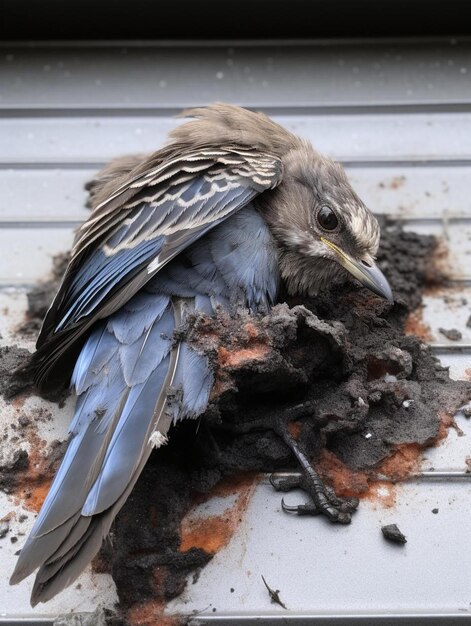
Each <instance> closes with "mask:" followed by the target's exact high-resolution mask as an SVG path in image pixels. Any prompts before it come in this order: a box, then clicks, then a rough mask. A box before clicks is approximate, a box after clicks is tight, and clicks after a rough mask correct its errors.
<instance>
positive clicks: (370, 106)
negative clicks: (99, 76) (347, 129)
mask: <svg viewBox="0 0 471 626" xmlns="http://www.w3.org/2000/svg"><path fill="white" fill-rule="evenodd" d="M200 104H201V103H198V102H195V103H194V105H191V106H200ZM239 104H241V105H243V106H244V103H243V102H241V103H239ZM188 106H189V104H188V103H185V104H183V103H182V104H175V105H169V106H155V105H138V106H122V105H114V104H112V103H110V104H106V105H103V106H99V107H96V106H94V107H92V106H76V105H61V106H57V107H53V106H41V105H24V106H22V105H17V106H14V107H12V106H4V107H2V106H0V119H1V118H4V119H10V118H23V117H28V118H50V117H59V118H63V117H175V116H177V115H178V114H179V113H181V111H182V109H184V108H188ZM246 106H247V108H248V109H250V110H256V111H263V112H264V113H266V114H267V115H271V116H293V117H295V116H298V115H311V116H313V117H316V116H319V115H322V116H325V115H328V116H331V115H332V116H335V115H390V114H398V115H404V114H430V113H471V102H470V101H469V100H457V101H455V102H450V101H449V100H447V101H444V102H441V101H436V102H423V103H408V102H398V103H397V104H388V103H385V102H381V101H378V102H368V103H367V104H358V103H356V102H351V103H345V104H338V103H336V102H331V103H324V104H305V105H291V104H285V105H283V104H280V105H276V106H273V105H267V104H260V105H257V104H250V105H246Z"/></svg>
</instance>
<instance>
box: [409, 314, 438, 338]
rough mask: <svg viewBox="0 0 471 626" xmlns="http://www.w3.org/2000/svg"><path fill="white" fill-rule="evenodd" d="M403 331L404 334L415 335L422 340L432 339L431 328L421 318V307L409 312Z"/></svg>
mask: <svg viewBox="0 0 471 626" xmlns="http://www.w3.org/2000/svg"><path fill="white" fill-rule="evenodd" d="M404 331H405V333H406V335H415V336H416V337H418V338H419V339H421V340H422V341H423V342H428V341H433V340H434V339H435V337H434V336H433V333H432V329H431V328H430V326H429V325H428V324H426V323H425V322H424V319H423V309H418V310H417V311H413V312H412V313H410V314H409V317H408V318H407V320H406V324H405V328H404Z"/></svg>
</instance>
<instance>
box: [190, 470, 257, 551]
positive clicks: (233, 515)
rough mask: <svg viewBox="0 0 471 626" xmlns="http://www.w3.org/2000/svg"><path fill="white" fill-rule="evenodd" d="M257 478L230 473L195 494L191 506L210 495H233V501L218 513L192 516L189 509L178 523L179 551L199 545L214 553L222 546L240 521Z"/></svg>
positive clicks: (209, 497)
mask: <svg viewBox="0 0 471 626" xmlns="http://www.w3.org/2000/svg"><path fill="white" fill-rule="evenodd" d="M258 479H259V477H258V476H257V475H254V474H240V475H236V476H231V477H230V478H227V479H223V480H222V481H220V482H219V483H218V484H217V485H216V486H215V487H214V488H213V489H212V490H211V491H210V492H209V493H207V494H200V495H199V496H197V497H195V499H194V501H193V507H194V506H196V505H198V504H201V503H202V502H207V501H208V500H210V499H211V498H213V497H218V496H219V497H225V496H230V495H236V496H237V497H236V500H235V502H234V503H233V504H232V505H231V506H229V507H228V508H227V509H226V510H225V511H224V512H223V513H222V514H221V515H215V516H212V517H192V514H191V513H192V511H191V510H190V511H189V513H188V514H187V515H186V516H185V517H184V518H183V520H182V522H181V526H180V532H181V542H180V550H181V552H186V551H188V550H190V549H191V548H200V549H202V550H205V551H206V552H208V553H209V554H215V553H216V552H218V551H219V550H220V549H221V548H223V547H224V546H226V545H227V544H228V543H229V541H230V539H231V538H232V536H233V534H234V532H235V530H236V528H237V527H238V525H239V523H240V522H241V521H242V517H243V514H244V512H245V510H246V509H247V506H248V503H249V500H250V498H251V496H252V493H253V490H254V488H255V483H256V482H257V481H258Z"/></svg>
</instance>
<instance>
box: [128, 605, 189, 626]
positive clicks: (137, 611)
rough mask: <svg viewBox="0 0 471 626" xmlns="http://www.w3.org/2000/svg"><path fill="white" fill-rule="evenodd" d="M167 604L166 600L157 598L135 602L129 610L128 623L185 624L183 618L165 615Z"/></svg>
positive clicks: (152, 625)
mask: <svg viewBox="0 0 471 626" xmlns="http://www.w3.org/2000/svg"><path fill="white" fill-rule="evenodd" d="M165 606H166V604H165V602H162V601H157V600H148V601H147V602H142V603H139V604H135V605H133V606H132V607H131V608H130V609H129V610H128V612H127V615H126V617H127V623H128V624H129V626H183V624H184V620H183V618H181V617H178V616H170V615H164V610H165Z"/></svg>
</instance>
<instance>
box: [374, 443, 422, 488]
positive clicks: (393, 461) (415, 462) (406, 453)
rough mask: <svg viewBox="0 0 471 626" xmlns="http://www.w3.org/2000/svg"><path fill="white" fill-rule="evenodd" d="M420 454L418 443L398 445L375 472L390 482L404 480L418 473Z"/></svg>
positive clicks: (420, 449) (420, 447) (420, 448)
mask: <svg viewBox="0 0 471 626" xmlns="http://www.w3.org/2000/svg"><path fill="white" fill-rule="evenodd" d="M422 452H423V448H422V446H420V445H419V444H418V443H402V444H399V445H398V446H396V447H395V450H394V452H393V453H392V455H391V456H389V457H388V458H387V459H385V460H384V461H383V462H382V463H381V465H380V466H379V468H378V470H377V471H378V472H379V473H380V474H382V475H384V476H388V478H390V479H391V480H395V481H396V480H397V481H399V480H404V479H405V478H407V477H408V476H410V475H411V474H413V473H415V472H418V471H419V469H420V463H421V460H422Z"/></svg>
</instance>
